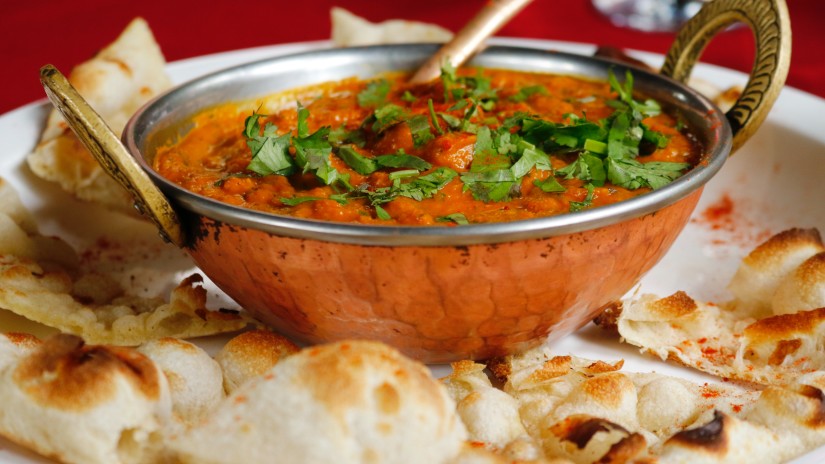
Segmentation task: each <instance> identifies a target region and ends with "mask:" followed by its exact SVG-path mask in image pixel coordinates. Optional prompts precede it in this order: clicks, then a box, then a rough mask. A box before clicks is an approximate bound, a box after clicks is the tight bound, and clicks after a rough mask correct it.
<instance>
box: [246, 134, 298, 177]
mask: <svg viewBox="0 0 825 464" xmlns="http://www.w3.org/2000/svg"><path fill="white" fill-rule="evenodd" d="M289 139H290V136H289V134H284V135H282V136H280V137H266V138H265V139H264V142H263V144H261V145H260V147H259V148H258V151H257V152H254V154H253V155H252V161H250V162H249V165H247V167H246V169H248V170H250V171H252V172H254V173H256V174H260V175H262V176H265V175H268V174H277V175H280V176H288V175H290V174H292V173H294V172H295V161H294V160H293V159H292V156H290V154H289Z"/></svg>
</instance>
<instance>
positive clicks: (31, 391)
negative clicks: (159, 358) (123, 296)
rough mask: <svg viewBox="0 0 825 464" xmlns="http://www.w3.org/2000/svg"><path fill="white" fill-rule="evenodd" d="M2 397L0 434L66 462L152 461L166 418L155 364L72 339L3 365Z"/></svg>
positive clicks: (166, 401)
mask: <svg viewBox="0 0 825 464" xmlns="http://www.w3.org/2000/svg"><path fill="white" fill-rule="evenodd" d="M0 398H3V407H2V408H0V434H2V435H3V436H5V437H6V438H8V439H9V440H11V441H14V442H16V443H19V444H21V445H23V446H25V447H28V448H30V449H32V450H34V451H37V452H38V453H40V454H42V455H44V456H48V457H51V458H54V459H56V460H58V461H60V462H64V463H78V464H93V463H101V464H111V463H139V462H151V461H153V460H154V458H155V457H156V456H158V454H157V453H159V452H160V449H161V446H162V442H161V437H162V434H163V428H164V427H165V426H166V424H167V423H168V422H169V420H170V415H171V401H170V397H169V389H168V385H167V384H166V379H165V378H164V376H163V374H162V373H161V372H160V370H159V369H158V368H157V367H156V366H155V364H154V363H152V361H150V360H149V359H148V358H146V357H145V356H143V355H142V354H140V353H138V352H136V351H135V350H132V349H129V348H121V347H111V346H93V345H86V344H84V342H83V340H82V339H80V338H78V337H75V336H72V335H56V336H54V337H52V338H49V339H47V340H46V341H44V342H43V343H42V344H41V345H39V346H37V347H35V348H33V349H32V350H31V351H30V352H29V353H28V354H25V355H23V356H21V357H20V358H19V359H17V360H16V361H15V362H13V363H11V364H7V365H5V366H3V367H0Z"/></svg>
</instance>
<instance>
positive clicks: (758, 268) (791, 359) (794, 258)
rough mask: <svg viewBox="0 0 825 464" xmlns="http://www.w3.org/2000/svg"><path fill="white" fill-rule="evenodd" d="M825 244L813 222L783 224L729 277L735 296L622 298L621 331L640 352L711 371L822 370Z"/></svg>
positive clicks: (747, 376) (738, 374)
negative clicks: (710, 299)
mask: <svg viewBox="0 0 825 464" xmlns="http://www.w3.org/2000/svg"><path fill="white" fill-rule="evenodd" d="M822 248H823V245H822V242H821V240H820V236H819V232H818V231H816V230H815V229H809V230H803V229H791V230H788V231H785V232H781V233H779V234H777V235H775V236H773V237H771V238H770V239H768V240H767V241H766V242H765V243H763V244H761V245H759V246H758V247H757V248H756V249H754V250H753V251H752V252H751V253H750V254H748V256H746V257H745V258H744V259H743V262H742V265H741V266H740V268H739V270H738V271H737V273H736V275H735V276H734V278H733V280H732V281H731V284H730V288H731V290H732V291H733V292H734V295H735V297H736V298H735V299H734V300H732V301H729V302H726V303H722V304H719V305H716V304H712V303H703V302H697V301H695V300H693V299H692V298H690V297H689V296H688V295H687V294H685V293H684V292H676V293H675V294H673V295H671V296H669V297H666V298H661V299H659V298H657V297H655V296H653V295H642V296H641V297H639V298H636V299H634V300H631V301H628V302H625V303H624V304H623V308H622V309H621V313H620V314H619V315H618V316H616V317H615V319H616V327H617V329H618V333H619V335H620V336H621V337H622V338H623V339H624V340H625V341H626V342H628V343H630V344H633V345H636V346H638V347H640V348H641V350H642V351H643V352H648V353H651V354H653V355H655V356H658V357H659V358H661V359H668V360H671V361H676V362H678V363H681V364H684V365H687V366H691V367H694V368H696V369H699V370H701V371H704V372H708V373H710V374H714V375H717V376H720V377H725V378H734V379H740V380H745V381H749V382H756V383H760V384H764V385H784V386H787V385H791V384H793V383H794V382H795V379H796V378H798V377H799V376H801V375H803V374H805V373H807V372H813V371H817V370H825V353H823V351H822V348H821V347H822V346H823V345H825V308H823V307H821V306H820V305H822V306H825V252H822V251H820V250H821V249H822ZM811 307H814V308H816V309H811ZM773 312H777V313H779V314H778V315H772V314H773Z"/></svg>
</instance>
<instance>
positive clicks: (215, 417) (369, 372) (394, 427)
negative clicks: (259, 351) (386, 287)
mask: <svg viewBox="0 0 825 464" xmlns="http://www.w3.org/2000/svg"><path fill="white" fill-rule="evenodd" d="M465 437H466V431H465V429H464V426H463V425H462V423H461V421H460V419H459V418H458V416H457V415H456V412H455V404H454V403H453V402H452V401H451V400H450V399H449V397H448V396H447V394H446V392H445V390H444V387H443V386H441V385H440V384H439V383H438V382H437V381H435V380H434V379H433V378H432V377H431V375H430V373H429V371H428V370H427V368H426V367H425V366H423V365H422V364H420V363H417V362H414V361H412V360H410V359H408V358H406V357H404V356H402V355H401V354H400V353H398V352H397V351H396V350H395V349H392V348H389V347H388V346H386V345H383V344H380V343H376V342H364V341H352V342H339V343H333V344H329V345H320V346H315V347H311V348H306V349H304V350H302V351H300V352H298V353H296V354H293V355H290V356H288V357H286V358H284V359H283V360H281V361H280V362H278V363H277V364H275V366H274V367H273V368H272V369H271V370H270V371H269V372H267V373H266V374H265V375H263V376H262V377H257V378H256V379H254V380H252V381H250V382H248V383H246V384H245V385H243V386H242V387H241V388H239V389H237V390H235V391H234V392H233V394H232V395H230V396H229V397H228V398H227V399H226V400H225V401H224V402H223V403H222V404H221V405H220V406H219V407H218V408H217V410H216V411H215V412H214V413H213V414H212V415H211V416H210V417H209V419H208V420H207V421H205V422H204V423H202V424H201V425H199V426H197V427H194V428H192V429H190V430H189V431H188V432H187V433H186V434H185V435H183V436H182V437H180V438H178V439H177V440H175V441H174V442H173V443H172V446H173V447H174V448H175V449H176V450H177V451H178V452H179V453H180V457H181V460H182V461H183V462H198V463H234V462H267V461H269V460H270V459H272V456H278V457H279V460H280V462H284V463H290V462H296V463H305V462H317V463H321V462H330V463H332V462H334V463H361V462H385V463H396V462H398V463H400V462H433V463H438V462H448V460H450V459H452V458H453V457H455V456H456V455H458V453H459V450H460V449H461V447H462V443H463V441H464V438H465Z"/></svg>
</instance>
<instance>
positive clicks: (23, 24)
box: [0, 0, 825, 113]
mask: <svg viewBox="0 0 825 464" xmlns="http://www.w3.org/2000/svg"><path fill="white" fill-rule="evenodd" d="M483 1H484V0H392V1H377V0H311V1H310V0H303V1H300V0H297V1H296V0H291V1H281V0H275V1H273V0H246V1H243V2H237V1H227V0H219V1H195V0H141V1H136V2H123V1H116V0H73V1H71V2H68V1H54V0H52V1H48V0H27V1H18V2H12V1H7V2H4V5H3V7H2V8H0V49H2V57H3V71H4V72H3V74H4V76H3V91H2V94H1V95H2V97H1V98H0V113H3V112H6V111H8V110H11V109H13V108H16V107H18V106H20V105H23V104H25V103H28V102H30V101H33V100H36V99H39V98H42V97H43V96H44V93H43V90H42V88H41V87H40V84H39V82H38V69H39V68H40V66H41V65H43V64H46V63H52V64H54V65H56V66H57V67H58V68H59V69H61V70H63V71H64V72H66V73H68V71H69V70H70V69H71V67H72V66H73V65H74V64H77V63H79V62H81V61H83V60H85V59H87V58H89V57H90V56H92V55H93V54H94V53H95V51H96V50H97V49H98V48H100V47H101V46H103V45H105V44H107V43H109V42H111V41H112V40H113V39H114V38H115V37H116V36H117V35H118V33H119V32H120V31H121V30H122V29H123V28H124V27H125V26H126V24H127V23H128V22H129V20H131V19H132V18H133V17H135V16H142V17H144V18H145V19H146V20H147V21H148V22H149V25H150V26H151V28H152V30H153V31H154V33H155V35H156V37H157V40H158V42H159V43H160V45H161V48H162V49H163V51H164V54H165V56H166V58H167V59H168V60H170V61H172V60H179V59H182V58H188V57H192V56H197V55H202V54H207V53H215V52H220V51H226V50H233V49H239V48H246V47H254V46H260V45H270V44H278V43H286V42H296V41H306V40H319V39H326V38H328V37H329V31H330V20H329V9H330V7H332V6H334V5H338V6H342V7H344V8H347V9H349V10H350V11H352V12H354V13H356V14H358V15H361V16H364V17H366V18H367V19H369V20H372V21H379V20H384V19H389V18H399V17H402V18H407V19H414V20H420V21H430V22H435V23H438V24H440V25H442V26H444V27H447V28H449V29H452V30H457V29H458V28H459V27H460V26H461V25H462V24H464V22H466V21H467V20H468V19H469V18H470V17H471V16H472V15H473V14H474V13H475V12H476V11H477V10H478V8H479V7H480V5H481V4H482V2H483ZM787 1H788V9H789V11H790V14H791V24H792V29H793V34H794V37H793V56H792V59H791V72H790V76H789V78H788V85H790V86H793V87H796V88H799V89H802V90H805V91H807V92H810V93H813V94H816V95H818V96H820V97H825V59H822V58H821V55H820V53H823V49H825V2H822V0H787ZM499 35H502V36H513V37H533V38H543V39H553V40H564V41H574V42H588V43H597V44H610V45H615V46H620V47H626V48H633V49H638V50H647V51H652V52H657V53H664V52H665V51H666V50H667V48H668V46H669V44H670V43H671V42H672V38H673V36H672V34H666V33H644V32H638V31H633V30H629V29H623V28H619V27H615V26H613V25H611V23H610V22H609V21H608V20H607V19H605V18H603V17H601V16H600V15H599V14H598V13H597V12H596V11H595V9H594V8H593V7H592V6H591V4H590V1H589V0H565V1H554V0H535V1H534V2H533V3H532V4H531V5H529V6H528V7H527V8H526V9H525V10H524V11H523V12H522V13H521V14H520V15H519V16H518V17H517V18H515V19H514V20H513V21H512V22H511V23H510V24H508V25H507V26H505V27H504V28H503V29H502V30H501V31H500V32H499ZM752 56H753V38H752V36H751V33H750V32H749V31H748V30H747V29H746V28H739V29H737V30H733V31H728V32H725V33H724V34H722V35H721V36H719V37H718V38H717V39H716V40H714V41H713V42H712V43H711V45H710V47H709V48H708V50H707V51H706V53H705V54H704V56H703V61H706V62H710V63H714V64H718V65H722V66H726V67H730V68H734V69H738V70H742V71H748V70H749V69H750V67H751V65H752Z"/></svg>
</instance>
